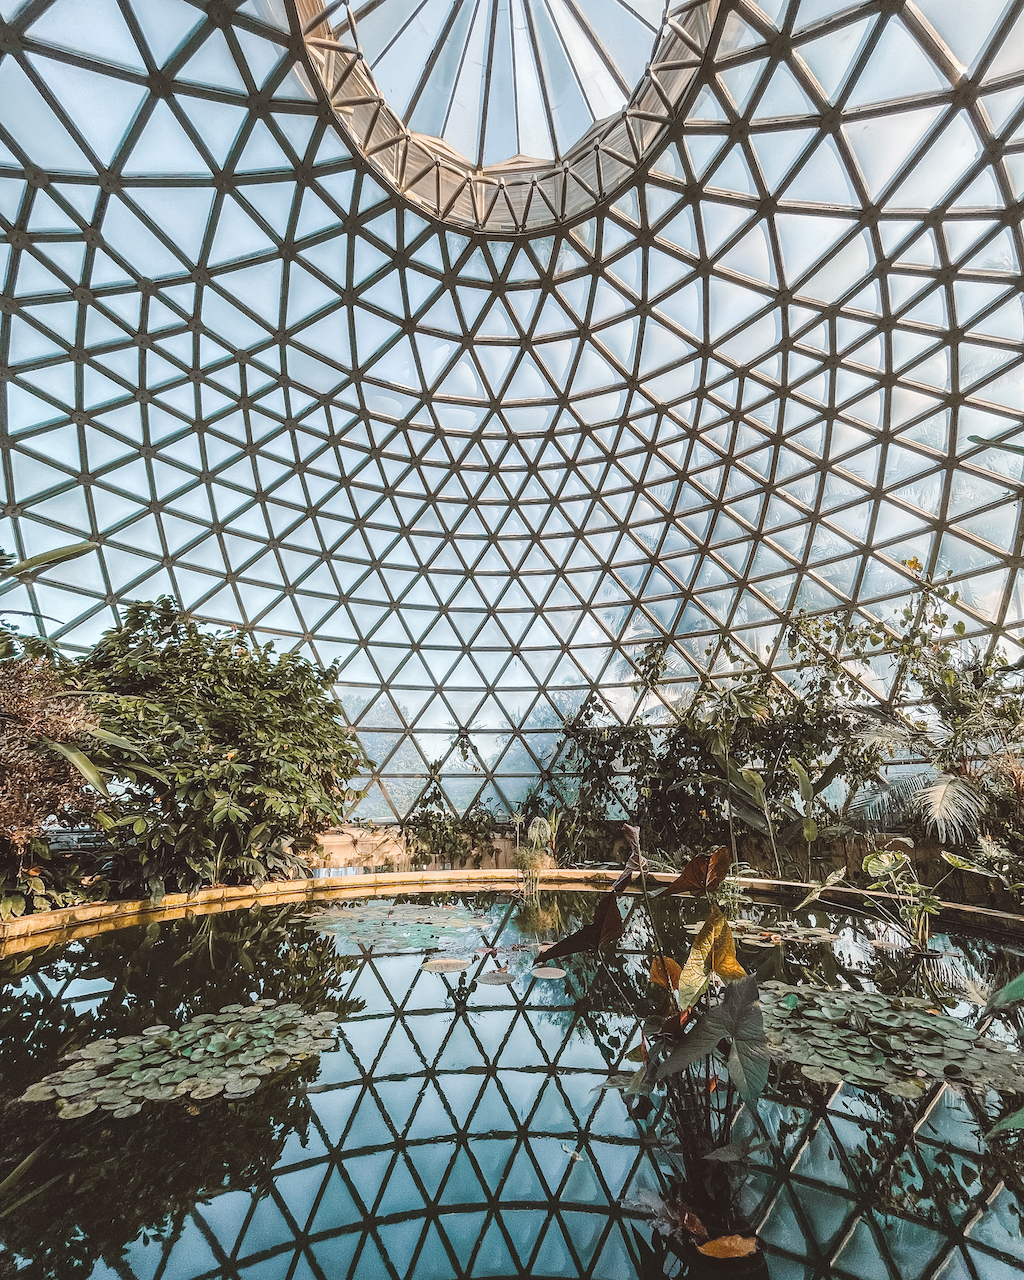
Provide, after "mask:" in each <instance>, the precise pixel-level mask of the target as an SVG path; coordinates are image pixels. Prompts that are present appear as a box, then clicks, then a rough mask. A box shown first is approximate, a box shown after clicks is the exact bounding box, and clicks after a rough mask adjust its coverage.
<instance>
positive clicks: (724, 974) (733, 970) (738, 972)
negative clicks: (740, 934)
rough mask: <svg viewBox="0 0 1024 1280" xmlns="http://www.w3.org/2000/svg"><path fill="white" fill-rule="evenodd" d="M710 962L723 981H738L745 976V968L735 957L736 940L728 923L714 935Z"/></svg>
mask: <svg viewBox="0 0 1024 1280" xmlns="http://www.w3.org/2000/svg"><path fill="white" fill-rule="evenodd" d="M711 963H712V965H713V966H714V970H715V973H717V974H718V976H719V977H720V978H721V979H722V981H723V982H738V981H739V980H740V978H745V977H746V976H747V971H746V969H744V967H743V966H742V965H741V964H740V962H739V961H738V960H737V959H736V940H735V938H734V937H733V936H732V930H731V929H730V928H729V926H728V924H725V925H723V928H722V932H721V933H719V934H718V935H717V936H716V937H715V945H714V950H713V952H712V957H711Z"/></svg>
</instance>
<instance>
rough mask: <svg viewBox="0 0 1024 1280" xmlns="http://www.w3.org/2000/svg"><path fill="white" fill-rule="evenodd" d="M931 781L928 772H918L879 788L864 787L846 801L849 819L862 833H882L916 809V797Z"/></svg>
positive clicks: (931, 778)
mask: <svg viewBox="0 0 1024 1280" xmlns="http://www.w3.org/2000/svg"><path fill="white" fill-rule="evenodd" d="M934 782H935V774H934V772H933V771H932V770H931V769H920V770H917V771H916V772H915V773H904V774H901V775H900V776H899V777H898V778H893V780H892V781H891V782H887V783H885V784H884V785H882V786H877V787H869V788H866V789H865V790H864V791H861V792H858V794H857V795H856V796H854V798H853V800H852V801H851V802H850V807H849V814H848V816H849V820H850V822H851V823H852V824H853V825H854V826H855V827H860V828H861V829H862V830H863V829H866V830H885V829H886V828H888V827H891V826H894V825H896V824H898V823H900V822H905V821H906V820H907V819H908V818H909V817H910V815H911V814H912V813H914V812H915V811H916V809H917V796H918V795H919V794H920V792H921V791H923V790H925V789H926V788H927V787H928V786H929V785H930V784H931V783H934Z"/></svg>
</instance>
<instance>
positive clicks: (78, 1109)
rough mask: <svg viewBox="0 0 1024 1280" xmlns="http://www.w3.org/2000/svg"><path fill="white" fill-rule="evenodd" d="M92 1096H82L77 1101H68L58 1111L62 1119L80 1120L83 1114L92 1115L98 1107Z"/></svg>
mask: <svg viewBox="0 0 1024 1280" xmlns="http://www.w3.org/2000/svg"><path fill="white" fill-rule="evenodd" d="M98 1105H99V1104H98V1103H96V1102H95V1101H94V1100H93V1099H92V1098H82V1099H80V1100H79V1101H77V1102H68V1103H66V1104H65V1105H64V1106H63V1107H61V1109H60V1110H59V1111H58V1112H57V1115H58V1116H59V1117H60V1118H61V1120H78V1119H79V1118H80V1117H81V1116H87V1115H90V1114H91V1113H92V1112H93V1111H95V1110H96V1109H97V1107H98Z"/></svg>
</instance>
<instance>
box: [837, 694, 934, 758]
mask: <svg viewBox="0 0 1024 1280" xmlns="http://www.w3.org/2000/svg"><path fill="white" fill-rule="evenodd" d="M856 710H857V714H858V719H859V720H860V724H859V726H858V729H857V737H858V738H859V739H860V740H861V742H863V743H864V744H865V746H869V747H886V748H889V749H893V748H897V749H902V750H904V751H907V752H910V753H913V752H914V751H915V750H920V749H921V747H930V746H931V745H932V743H931V741H930V739H929V736H928V734H927V733H926V732H925V731H924V730H922V729H919V728H918V727H917V726H916V725H912V724H910V723H908V722H907V721H906V720H905V719H904V718H903V716H901V715H897V714H894V713H893V712H892V711H889V710H888V709H887V708H885V707H880V706H878V707H872V706H863V707H857V709H856Z"/></svg>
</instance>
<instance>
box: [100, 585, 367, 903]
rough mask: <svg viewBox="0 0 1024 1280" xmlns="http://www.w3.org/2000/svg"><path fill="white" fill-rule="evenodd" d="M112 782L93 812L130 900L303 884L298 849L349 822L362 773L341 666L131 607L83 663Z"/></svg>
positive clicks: (165, 608)
mask: <svg viewBox="0 0 1024 1280" xmlns="http://www.w3.org/2000/svg"><path fill="white" fill-rule="evenodd" d="M77 674H78V678H79V682H80V684H81V687H82V688H83V690H85V691H87V693H88V694H89V695H91V696H90V705H91V707H92V708H93V709H94V710H95V712H96V714H97V715H98V716H99V719H100V731H99V736H100V738H101V743H102V751H101V752H99V753H96V754H95V755H94V759H95V760H96V762H97V763H98V764H99V765H100V767H101V768H102V769H103V770H104V772H105V773H108V774H109V775H110V777H111V778H112V779H116V780H117V781H116V782H113V781H112V782H111V791H112V793H113V796H114V799H113V801H112V802H111V803H110V804H109V805H108V806H107V807H106V808H104V809H103V810H101V811H100V812H98V813H97V815H96V818H97V821H98V822H99V824H100V825H101V826H102V827H103V828H104V829H105V830H106V831H107V832H108V833H109V836H110V838H111V840H112V841H113V842H114V844H115V847H116V853H115V857H114V867H113V877H112V878H113V880H114V882H115V883H116V885H117V887H118V888H119V890H120V891H121V892H126V891H128V890H131V889H144V890H146V891H147V892H149V893H150V894H152V895H154V896H157V897H159V896H161V895H162V894H163V892H164V891H165V890H169V889H171V888H178V889H180V890H192V889H195V888H198V887H200V886H202V885H209V884H216V883H248V882H253V883H256V884H260V883H262V882H263V881H264V880H266V879H268V878H271V877H274V878H278V877H287V876H291V875H294V874H295V872H296V870H297V869H298V867H299V866H300V865H301V864H300V861H299V858H298V856H297V854H296V853H295V852H293V851H292V848H290V847H289V846H294V845H295V844H296V843H301V842H311V841H313V840H315V838H316V836H317V835H318V834H319V833H320V832H322V831H326V830H327V829H328V828H329V827H332V826H335V825H337V824H338V823H340V822H342V821H343V820H344V818H345V816H346V813H347V811H348V810H349V809H350V808H351V806H352V804H353V803H355V802H356V801H357V800H358V799H359V798H360V797H361V794H362V793H361V792H358V791H354V790H352V788H351V786H350V783H351V780H352V778H353V775H354V774H355V773H356V772H357V771H358V770H359V769H360V768H362V767H363V766H364V765H365V764H366V763H367V761H366V759H365V756H364V755H363V752H362V749H361V748H360V746H359V745H358V743H357V742H356V740H355V738H354V737H353V736H352V733H351V731H350V730H349V729H348V728H347V726H346V725H345V724H344V722H343V719H342V711H341V707H340V705H339V704H338V702H337V701H336V699H335V698H334V697H333V696H332V694H331V692H330V689H331V686H332V684H333V683H334V681H335V680H336V678H337V667H336V665H332V666H331V667H328V668H326V669H325V668H322V667H316V666H313V665H312V664H311V663H310V662H308V661H307V660H306V659H305V658H302V657H300V656H298V655H296V654H291V653H285V654H280V655H278V654H275V653H274V651H273V645H271V644H265V645H259V644H255V643H253V642H252V641H250V639H249V638H248V637H247V636H245V635H244V634H242V633H240V632H229V633H224V632H210V631H203V630H201V629H200V628H199V627H198V626H197V625H196V624H195V622H193V621H192V620H191V619H190V618H189V617H188V615H187V614H185V613H183V612H182V611H181V610H180V609H179V608H178V607H177V605H176V604H175V602H174V601H172V600H169V599H167V598H166V597H162V598H161V599H159V600H157V601H156V602H155V603H133V604H130V605H129V606H128V608H127V610H126V612H125V621H124V625H123V626H122V627H121V628H120V629H118V630H114V631H108V632H107V633H106V634H105V635H104V637H103V638H102V640H101V641H100V642H99V644H98V645H97V646H96V647H95V649H94V650H93V651H92V652H91V653H90V654H88V655H87V656H86V657H85V658H84V659H83V660H82V661H81V662H80V663H79V664H78V669H77Z"/></svg>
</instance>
